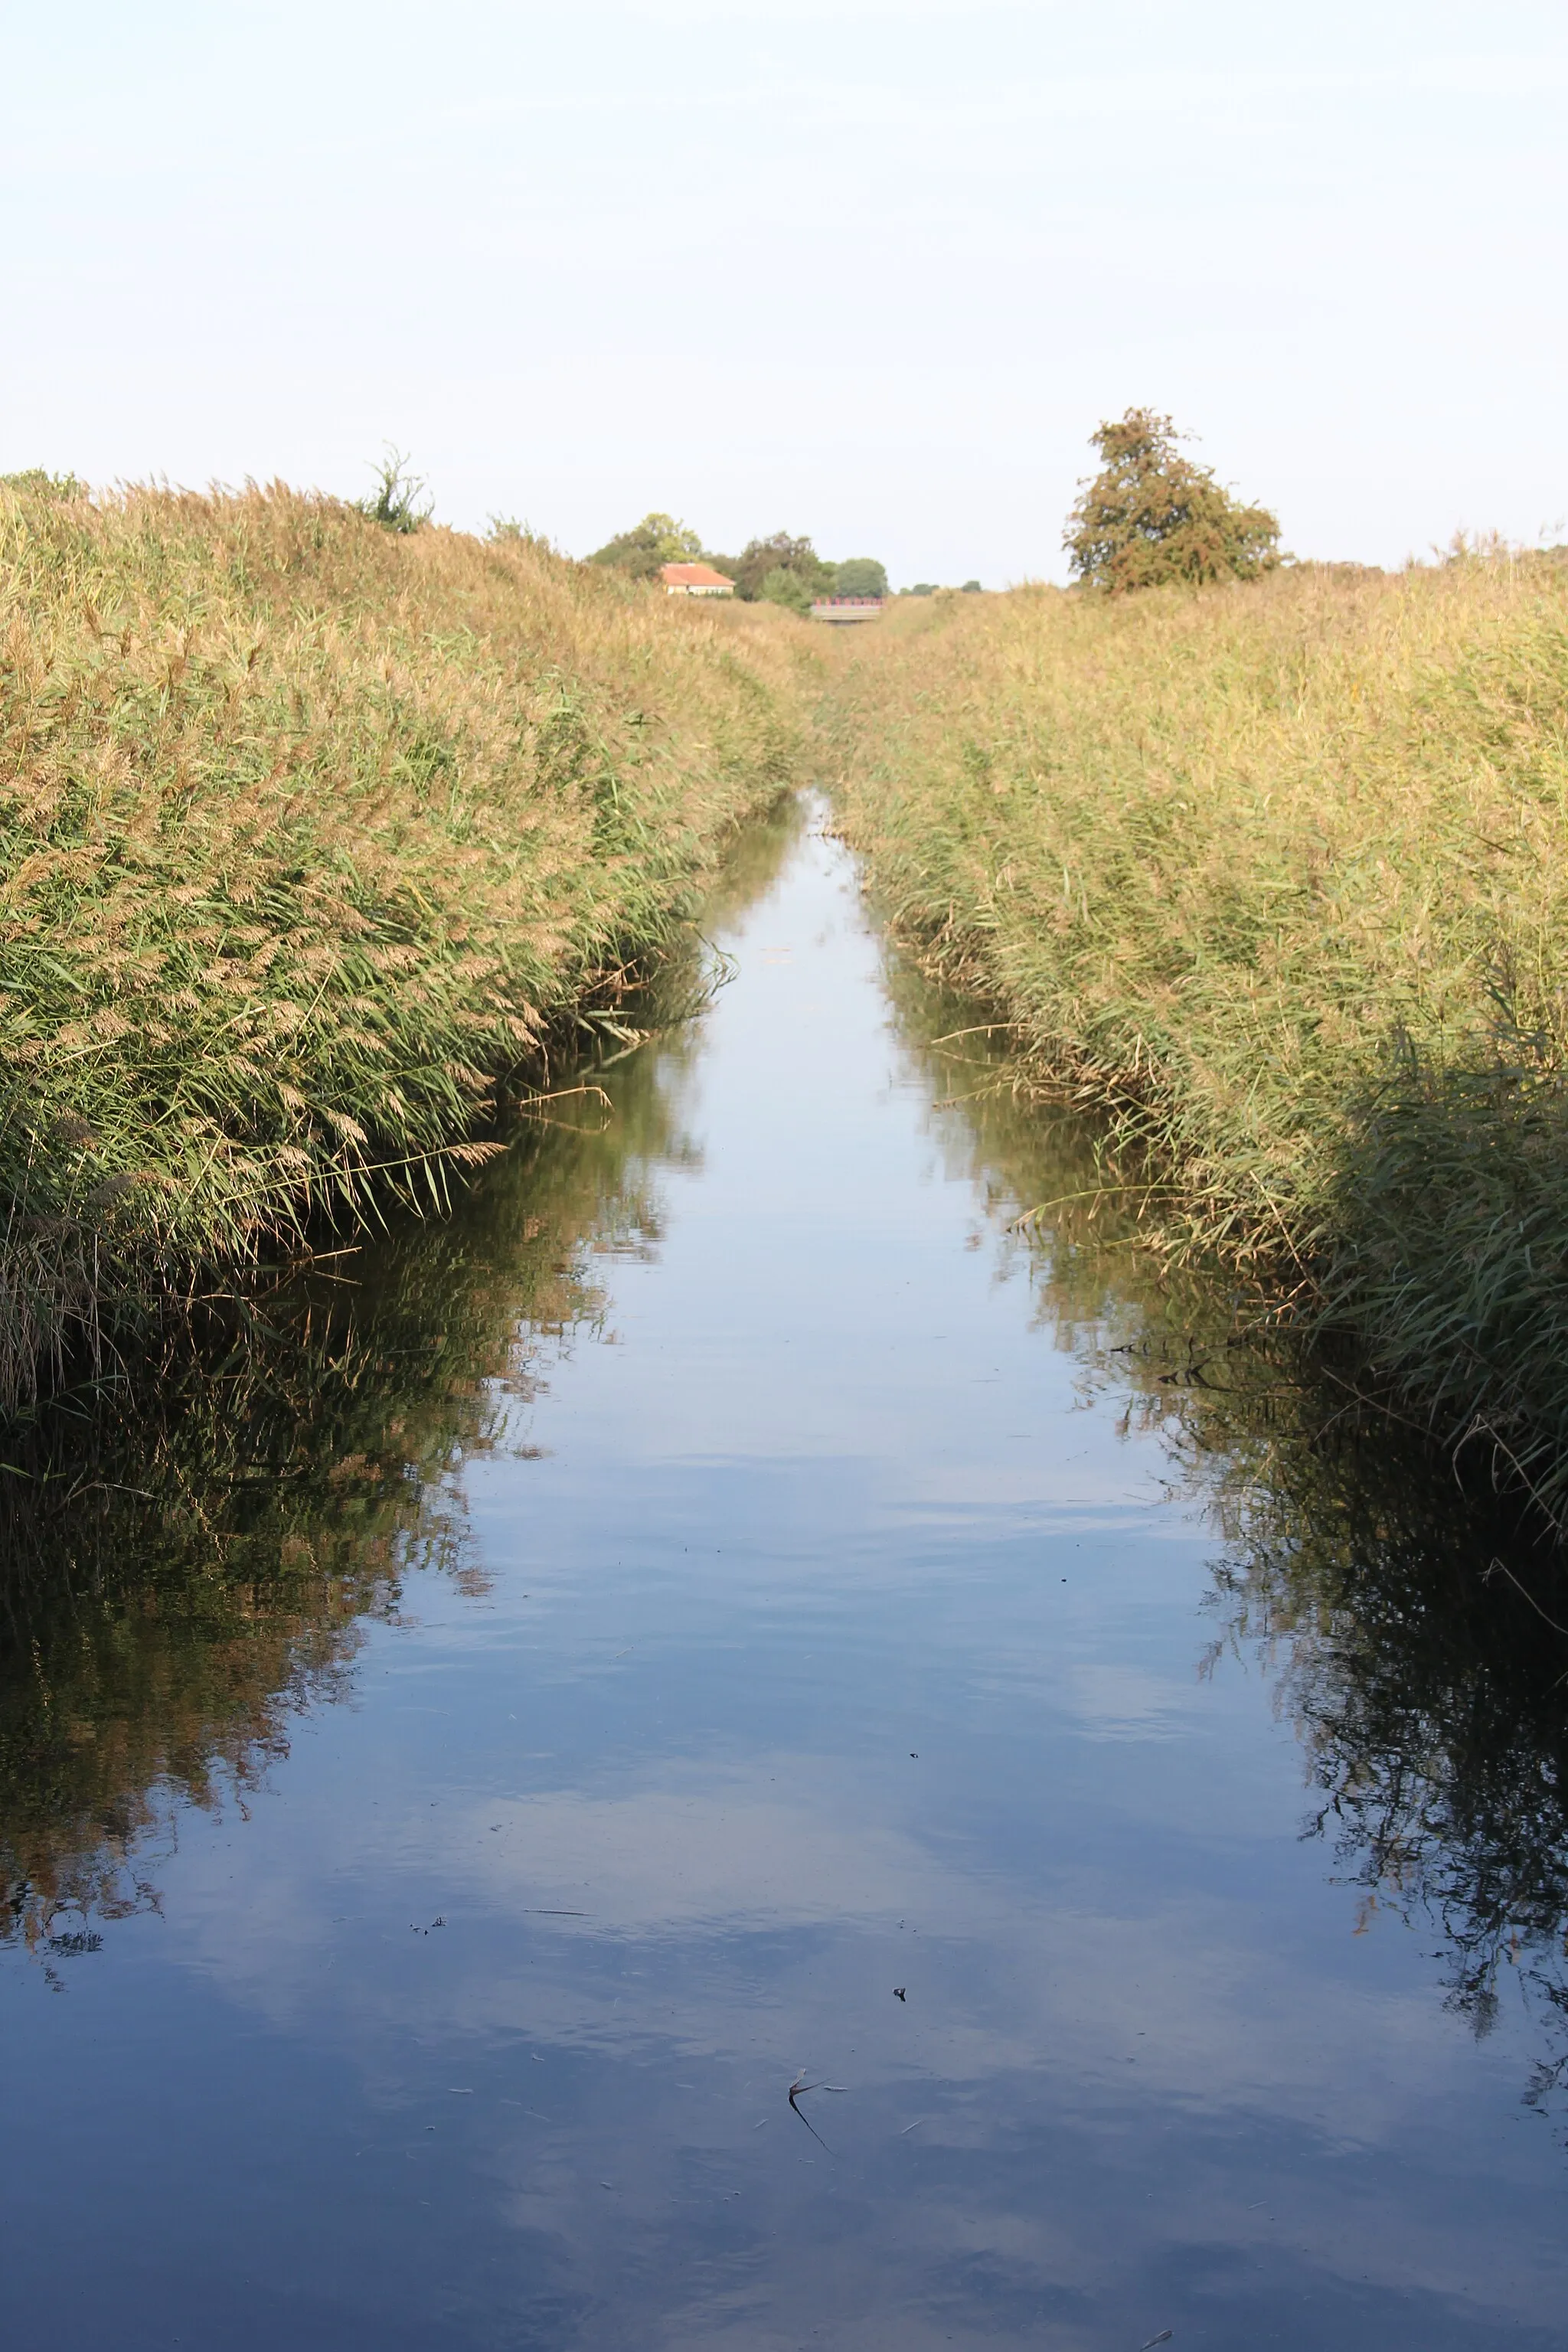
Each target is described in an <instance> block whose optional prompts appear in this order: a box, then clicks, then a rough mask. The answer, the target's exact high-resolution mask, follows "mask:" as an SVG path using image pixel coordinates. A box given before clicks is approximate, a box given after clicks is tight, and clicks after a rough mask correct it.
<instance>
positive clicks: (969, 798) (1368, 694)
mask: <svg viewBox="0 0 1568 2352" xmlns="http://www.w3.org/2000/svg"><path fill="white" fill-rule="evenodd" d="M828 720H829V724H830V726H831V727H832V729H833V730H834V731H835V733H836V735H837V751H836V759H837V766H838V768H839V770H840V775H841V780H840V785H839V805H840V809H841V812H842V816H843V822H844V824H845V826H846V828H847V832H848V833H849V835H850V836H851V837H852V838H853V839H854V841H855V842H856V843H857V844H858V845H859V846H860V847H861V848H862V850H863V851H864V852H865V853H866V855H867V856H868V860H869V866H870V871H871V874H872V877H873V879H874V882H875V885H876V887H877V890H878V892H879V896H880V898H881V899H882V901H883V904H884V905H885V907H886V908H887V909H888V910H889V914H890V916H891V918H892V919H893V921H894V923H895V925H896V926H897V928H898V929H900V932H902V933H903V934H904V936H906V937H907V938H909V939H910V940H913V941H914V942H915V943H916V945H917V948H918V950H919V952H920V954H921V958H922V961H924V963H925V964H926V966H927V968H928V969H930V970H931V971H934V972H937V973H940V974H941V975H942V977H944V978H946V979H947V980H949V981H950V982H956V983H958V984H961V985H963V986H965V987H968V988H971V989H975V990H978V991H980V992H983V993H984V995H985V996H986V997H987V998H988V999H989V1000H990V1002H991V1003H993V1004H994V1006H995V1007H996V1010H997V1013H998V1016H999V1017H1000V1018H1002V1019H1005V1021H1006V1022H1007V1023H1009V1024H1011V1027H1012V1034H1013V1037H1014V1040H1015V1042H1016V1045H1018V1047H1019V1048H1020V1050H1021V1052H1022V1054H1023V1055H1024V1057H1025V1059H1026V1066H1027V1072H1028V1075H1029V1076H1030V1077H1031V1078H1032V1079H1033V1080H1034V1081H1035V1082H1036V1083H1037V1084H1038V1085H1040V1086H1041V1087H1048V1088H1052V1089H1055V1090H1058V1091H1060V1092H1066V1093H1067V1094H1068V1095H1070V1096H1071V1097H1074V1098H1076V1099H1078V1100H1079V1101H1082V1102H1085V1103H1090V1104H1093V1105H1095V1106H1097V1107H1098V1108H1100V1109H1101V1110H1102V1111H1103V1112H1104V1113H1105V1115H1106V1118H1107V1120H1108V1129H1107V1134H1108V1144H1107V1153H1106V1157H1107V1159H1108V1160H1109V1161H1110V1162H1111V1163H1112V1166H1111V1168H1110V1171H1102V1173H1103V1172H1109V1173H1110V1175H1112V1176H1113V1177H1114V1179H1115V1180H1116V1181H1124V1182H1125V1183H1126V1184H1127V1185H1128V1187H1129V1197H1130V1198H1131V1199H1136V1200H1137V1201H1139V1202H1141V1203H1142V1206H1143V1208H1144V1209H1145V1212H1146V1218H1147V1226H1148V1229H1149V1231H1150V1233H1151V1234H1158V1237H1159V1238H1160V1239H1161V1240H1162V1242H1163V1244H1165V1246H1167V1247H1168V1248H1173V1249H1175V1250H1178V1251H1184V1252H1187V1253H1191V1254H1194V1255H1203V1256H1218V1257H1221V1258H1224V1259H1226V1260H1228V1261H1230V1262H1231V1263H1232V1264H1233V1265H1237V1266H1238V1267H1240V1268H1241V1269H1243V1270H1244V1271H1245V1272H1247V1274H1248V1275H1249V1276H1251V1277H1253V1278H1255V1279H1256V1281H1257V1282H1258V1284H1260V1285H1262V1286H1265V1288H1266V1289H1267V1290H1268V1293H1269V1295H1271V1296H1273V1297H1276V1298H1279V1297H1281V1296H1282V1297H1285V1298H1286V1299H1287V1300H1288V1301H1289V1302H1290V1304H1291V1305H1292V1306H1293V1307H1294V1308H1295V1309H1296V1311H1298V1312H1299V1313H1300V1314H1301V1315H1303V1316H1306V1317H1308V1318H1314V1319H1316V1320H1318V1321H1320V1322H1332V1323H1335V1324H1338V1325H1341V1326H1343V1327H1345V1328H1350V1329H1352V1330H1353V1331H1354V1332H1355V1333H1356V1334H1357V1335H1358V1337H1359V1338H1360V1339H1361V1340H1362V1341H1363V1343H1364V1345H1365V1347H1366V1349H1367V1350H1368V1351H1369V1354H1370V1357H1371V1360H1372V1361H1373V1366H1374V1368H1375V1370H1376V1373H1377V1376H1378V1377H1379V1378H1380V1379H1381V1380H1383V1381H1385V1382H1386V1383H1388V1385H1389V1386H1390V1388H1391V1389H1392V1390H1393V1391H1395V1392H1396V1393H1397V1394H1398V1395H1400V1396H1401V1397H1403V1398H1404V1399H1405V1400H1406V1402H1408V1403H1410V1404H1412V1405H1418V1407H1419V1410H1420V1412H1422V1413H1423V1414H1424V1415H1425V1416H1426V1417H1427V1418H1428V1420H1429V1421H1430V1423H1431V1424H1432V1425H1433V1426H1434V1427H1435V1428H1436V1429H1438V1430H1439V1431H1440V1432H1441V1433H1443V1434H1444V1435H1445V1437H1446V1438H1447V1439H1448V1440H1449V1441H1450V1442H1452V1443H1456V1444H1457V1443H1459V1442H1461V1441H1463V1440H1464V1439H1465V1438H1466V1437H1467V1435H1470V1434H1479V1435H1484V1436H1485V1438H1486V1439H1487V1441H1488V1442H1489V1444H1491V1445H1492V1446H1493V1447H1494V1448H1495V1449H1497V1450H1498V1454H1499V1458H1500V1460H1502V1461H1503V1462H1504V1463H1506V1464H1508V1465H1511V1467H1512V1469H1513V1471H1515V1472H1517V1474H1518V1475H1521V1476H1522V1477H1524V1478H1525V1479H1526V1480H1527V1481H1528V1483H1529V1484H1530V1485H1531V1486H1532V1487H1533V1488H1534V1489H1535V1490H1536V1492H1537V1494H1538V1495H1539V1496H1540V1497H1541V1499H1542V1501H1543V1502H1544V1503H1545V1504H1546V1505H1547V1507H1548V1508H1549V1509H1550V1510H1552V1513H1553V1514H1554V1515H1555V1516H1556V1517H1558V1518H1559V1519H1561V1518H1562V1517H1563V1512H1564V1508H1565V1507H1568V1090H1565V1085H1564V1071H1565V1055H1568V571H1565V570H1564V569H1563V567H1562V566H1561V565H1560V564H1559V563H1557V562H1554V561H1553V560H1552V559H1550V558H1537V559H1532V560H1522V561H1518V562H1515V561H1512V560H1510V559H1508V558H1507V557H1494V556H1491V555H1489V554H1484V553H1483V554H1469V555H1466V556H1463V557H1461V558H1460V559H1459V560H1458V561H1456V562H1451V563H1447V564H1445V565H1441V566H1436V567H1432V568H1429V569H1416V570H1412V571H1409V572H1403V573H1400V574H1397V575H1394V576H1389V577H1384V576H1383V575H1380V574H1366V573H1358V572H1352V571H1349V570H1336V569H1331V568H1326V567H1302V568H1300V569H1298V570H1294V571H1289V572H1282V573H1279V574H1278V575H1275V576H1274V577H1272V578H1270V579H1268V580H1265V581H1263V582H1260V583H1255V584H1250V585H1247V586H1245V587H1240V586H1238V587H1236V588H1229V589H1211V590H1205V591H1200V592H1191V591H1176V590H1172V591H1161V592H1156V593H1150V594H1147V595H1144V596H1141V597H1135V598H1124V599H1117V600H1111V599H1107V598H1101V597H1096V596H1093V595H1085V594H1073V593H1062V592H1057V591H1053V590H1050V589H1031V590H1025V591H1020V592H1016V593H1013V594H1010V595H1007V596H1005V597H987V598H984V599H979V598H957V597H954V598H950V599H942V600H933V602H932V603H931V604H921V605H918V606H917V605H913V604H906V605H904V606H900V607H895V608H894V609H893V611H892V612H891V613H890V614H889V615H888V617H887V618H886V619H885V620H884V622H883V624H882V626H881V630H880V632H879V635H878V637H877V639H876V641H875V642H872V643H868V644H865V645H861V644H859V643H857V644H856V645H855V646H849V647H846V648H844V649H843V650H842V656H841V668H840V671H839V674H838V677H837V680H836V682H835V685H834V687H833V689H832V692H831V694H830V696H829V700H828Z"/></svg>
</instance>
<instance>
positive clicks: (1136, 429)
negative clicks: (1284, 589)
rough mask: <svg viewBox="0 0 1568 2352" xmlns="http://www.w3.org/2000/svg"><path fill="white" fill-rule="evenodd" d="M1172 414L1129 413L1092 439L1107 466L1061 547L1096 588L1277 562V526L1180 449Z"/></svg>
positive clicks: (1201, 577)
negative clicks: (1224, 487)
mask: <svg viewBox="0 0 1568 2352" xmlns="http://www.w3.org/2000/svg"><path fill="white" fill-rule="evenodd" d="M1182 437H1183V436H1181V435H1180V434H1178V433H1177V431H1176V428H1175V426H1174V425H1173V423H1172V422H1171V419H1170V418H1169V417H1168V416H1161V415H1158V414H1157V413H1156V412H1155V411H1154V410H1153V409H1152V408H1130V409H1129V410H1128V412H1127V414H1126V415H1125V416H1123V417H1122V418H1121V422H1120V423H1119V424H1115V425H1100V426H1099V427H1098V428H1097V429H1096V431H1094V432H1093V433H1091V434H1090V436H1089V440H1090V443H1091V444H1092V446H1094V447H1095V448H1096V449H1098V450H1099V452H1100V456H1101V457H1103V458H1104V460H1105V465H1104V468H1103V470H1102V471H1101V472H1100V473H1099V474H1097V475H1096V476H1095V478H1094V479H1093V481H1092V482H1086V483H1083V484H1081V485H1080V486H1079V501H1078V504H1077V506H1075V507H1074V509H1073V510H1072V512H1071V514H1070V515H1069V516H1068V530H1067V533H1066V535H1065V537H1064V539H1063V541H1062V544H1063V546H1064V547H1065V548H1066V549H1067V551H1068V557H1069V559H1070V561H1071V565H1072V569H1073V571H1074V572H1076V573H1077V575H1078V577H1079V579H1080V580H1082V581H1085V582H1086V583H1088V584H1089V585H1090V586H1091V587H1096V588H1107V589H1110V590H1111V591H1112V592H1124V591H1126V590H1128V589H1131V588H1157V587H1159V586H1161V585H1162V584H1163V583H1166V582H1169V581H1186V582H1189V583H1194V584H1195V583H1199V582H1202V581H1205V580H1251V579H1255V578H1256V577H1257V575H1258V572H1268V571H1269V570H1271V569H1272V567H1273V566H1274V565H1275V564H1277V563H1278V562H1279V522H1278V521H1277V520H1276V519H1275V517H1274V516H1273V515H1271V514H1270V513H1269V512H1268V509H1267V508H1266V507H1247V506H1242V505H1240V504H1239V503H1238V502H1237V500H1236V499H1233V498H1232V497H1231V495H1230V493H1229V491H1228V490H1225V489H1222V488H1220V486H1219V484H1218V483H1217V482H1216V481H1215V478H1214V476H1213V474H1212V473H1211V472H1210V471H1209V469H1208V467H1206V466H1194V464H1193V463H1192V461H1191V459H1190V458H1187V457H1183V456H1182V454H1181V452H1180V450H1179V449H1178V448H1177V446H1176V444H1177V442H1178V440H1180V439H1181V438H1182Z"/></svg>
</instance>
